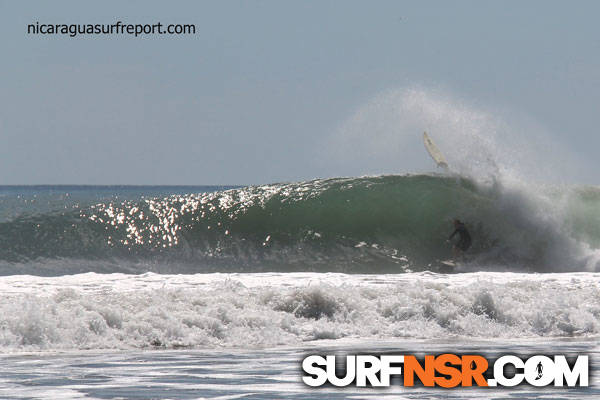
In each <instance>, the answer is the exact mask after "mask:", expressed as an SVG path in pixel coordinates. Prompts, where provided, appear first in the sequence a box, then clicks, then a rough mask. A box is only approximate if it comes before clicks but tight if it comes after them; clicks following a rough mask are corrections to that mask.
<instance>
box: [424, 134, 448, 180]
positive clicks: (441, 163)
mask: <svg viewBox="0 0 600 400" xmlns="http://www.w3.org/2000/svg"><path fill="white" fill-rule="evenodd" d="M423 143H424V144H425V149H426V150H427V152H428V153H429V155H430V156H431V158H433V161H435V163H436V164H437V166H438V167H440V168H443V169H444V170H445V171H448V163H447V162H446V159H445V158H444V155H443V154H442V152H441V151H440V149H438V148H437V146H436V145H435V143H433V140H431V138H430V137H429V135H428V134H427V132H423Z"/></svg>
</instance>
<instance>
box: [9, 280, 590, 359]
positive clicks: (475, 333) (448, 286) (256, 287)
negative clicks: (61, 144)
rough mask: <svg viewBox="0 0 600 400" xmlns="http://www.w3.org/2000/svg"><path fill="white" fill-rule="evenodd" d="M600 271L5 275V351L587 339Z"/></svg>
mask: <svg viewBox="0 0 600 400" xmlns="http://www.w3.org/2000/svg"><path fill="white" fill-rule="evenodd" d="M599 281H600V274H595V273H570V274H514V273H486V272H478V273H469V274H456V275H441V274H433V273H405V274H397V275H344V274H333V273H327V274H319V273H288V274H278V273H260V274H197V275H157V274H143V275H123V274H109V275H100V274H94V273H88V274H81V275H70V276H64V277H55V278H43V277H34V276H8V277H2V278H0V290H2V293H3V295H2V297H1V299H0V313H1V314H2V315H3V319H2V321H1V329H0V344H1V345H2V347H3V349H4V351H5V352H7V351H8V352H10V351H29V350H33V351H38V350H59V349H61V350H64V349H103V348H112V349H127V348H152V347H167V348H174V347H192V348H206V347H209V348H221V347H241V348H253V347H273V346H278V345H297V344H300V343H303V342H306V341H314V340H320V339H333V340H340V339H345V338H346V339H349V338H360V339H365V338H372V339H374V340H388V339H393V338H415V339H416V338H445V339H447V338H448V337H456V338H463V339H464V338H512V337H521V338H525V337H532V338H540V337H557V336H575V337H589V336H596V335H598V334H599V333H600V290H599V289H598V283H599Z"/></svg>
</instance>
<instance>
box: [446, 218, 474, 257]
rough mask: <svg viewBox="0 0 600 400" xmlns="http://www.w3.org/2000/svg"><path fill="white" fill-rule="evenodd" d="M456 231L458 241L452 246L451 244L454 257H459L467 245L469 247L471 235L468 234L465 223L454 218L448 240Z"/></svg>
mask: <svg viewBox="0 0 600 400" xmlns="http://www.w3.org/2000/svg"><path fill="white" fill-rule="evenodd" d="M457 233H458V236H459V239H458V242H457V243H456V244H455V245H454V246H452V253H453V254H454V258H459V257H461V256H462V255H463V253H464V252H465V251H467V249H468V248H469V247H471V235H470V234H469V231H468V230H467V227H466V226H465V224H463V223H462V222H460V220H458V219H455V220H454V232H452V235H450V237H449V238H448V241H450V240H452V238H453V237H454V235H456V234H457Z"/></svg>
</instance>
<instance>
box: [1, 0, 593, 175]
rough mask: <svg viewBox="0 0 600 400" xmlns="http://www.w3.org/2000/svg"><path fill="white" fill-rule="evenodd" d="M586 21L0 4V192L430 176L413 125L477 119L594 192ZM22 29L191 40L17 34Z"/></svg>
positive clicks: (579, 10)
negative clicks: (134, 32) (20, 187)
mask: <svg viewBox="0 0 600 400" xmlns="http://www.w3.org/2000/svg"><path fill="white" fill-rule="evenodd" d="M598 15H600V2H595V1H593V2H592V1H590V2H584V1H578V2H568V1H562V2H550V1H527V2H524V1H514V2H506V1H497V2H490V1H485V2H483V1H468V2H457V1H453V2H446V1H439V2H427V1H414V2H401V1H389V2H387V1H360V2H359V1H245V2H234V1H214V2H208V1H194V2H183V1H177V2H167V1H157V2H150V1H138V2H134V1H102V2H83V1H52V2H49V1H43V2H42V1H40V2H32V1H27V2H24V1H10V2H9V1H5V0H0V50H1V53H0V54H1V56H0V60H1V62H0V76H1V78H0V138H1V142H0V167H1V168H0V184H42V183H48V184H58V183H74V184H250V183H268V182H274V181H288V180H301V179H309V178H314V177H327V176H339V175H344V176H349V175H362V174H370V173H404V172H411V171H421V170H427V169H430V170H431V169H433V168H432V165H431V161H430V160H429V159H428V158H427V156H426V154H425V153H424V151H423V148H422V145H421V144H420V143H419V142H418V138H419V137H420V135H421V132H422V130H425V129H427V130H433V131H434V132H432V136H433V137H439V138H441V139H440V140H441V142H442V143H444V131H445V129H444V127H445V124H446V123H447V124H448V125H451V124H454V128H453V129H455V130H456V129H459V128H460V129H463V128H462V127H464V129H475V128H473V123H472V120H473V119H474V120H478V118H479V117H481V116H483V117H482V118H484V119H487V120H493V121H495V122H489V121H488V123H486V124H483V125H481V124H480V125H477V126H478V128H477V129H475V131H476V132H475V131H473V134H472V135H471V136H479V135H483V136H485V132H484V131H486V132H487V130H494V129H493V128H490V126H492V125H493V126H498V129H497V130H496V132H495V135H500V136H503V135H505V134H509V135H514V136H521V139H523V141H524V143H527V142H528V141H533V140H534V139H531V140H529V135H530V134H531V135H532V136H531V137H532V138H533V137H535V138H536V139H535V143H531V148H532V149H533V150H535V149H537V148H538V144H539V141H540V140H542V141H553V142H555V144H556V146H555V149H556V148H558V149H559V151H558V152H559V153H562V151H561V150H560V149H564V154H571V155H572V156H573V157H574V158H572V159H575V160H576V161H577V162H576V164H577V166H576V167H575V168H572V169H573V170H574V172H572V174H571V175H570V177H569V179H572V180H574V181H580V182H588V183H595V184H598V183H600V179H599V178H598V175H597V171H598V161H597V160H598V155H597V152H598V149H599V148H600V135H599V134H598V130H597V126H598V118H599V116H600V112H599V111H600V35H599V34H600V28H599V26H600V25H599V24H598V20H597V19H598ZM36 21H39V22H40V23H67V24H71V23H82V24H83V23H85V24H88V23H91V24H96V23H104V24H112V23H115V22H116V21H123V22H124V23H149V24H153V23H157V22H162V23H163V24H169V23H180V24H184V23H193V24H196V28H197V31H196V34H195V35H189V36H168V35H164V36H158V35H156V36H146V37H141V38H134V37H128V36H126V35H113V36H78V37H75V38H70V37H68V36H62V35H58V36H51V35H47V36H44V35H37V36H36V35H28V34H27V25H28V24H30V23H35V22H36ZM440 110H441V111H440ZM413 113H417V114H419V115H420V117H419V118H416V117H414V118H413ZM478 116H479V117H478ZM411 118H412V119H411ZM407 119H411V121H412V122H411V123H410V124H407V123H406V120H407ZM465 119H469V121H466V122H465V121H464V120H465ZM459 120H460V121H462V122H460V124H458V125H457V121H459ZM482 126H483V127H484V128H482ZM500 126H501V127H500ZM482 132H483V133H482ZM507 132H510V133H507ZM395 135H398V137H410V138H411V140H408V141H403V140H396V136H395ZM413 135H414V136H413ZM540 137H545V138H546V139H540ZM412 138H417V139H415V140H412ZM451 138H452V137H451V136H447V137H446V139H445V141H446V142H452V140H450V139H451ZM375 142H377V145H373V146H371V145H372V144H373V143H375ZM454 142H456V141H454ZM525 146H526V145H525ZM520 147H522V146H520ZM363 149H368V151H363ZM505 151H506V147H503V150H502V151H499V152H498V153H499V154H495V155H494V156H495V157H497V158H499V159H501V158H502V157H503V152H505ZM379 152H380V153H379ZM546 156H547V154H546ZM547 162H548V163H549V167H548V168H550V169H554V170H562V169H563V167H564V166H563V165H561V164H560V163H561V162H565V161H564V160H561V159H560V157H555V156H554V155H552V156H550V157H547ZM567 163H569V164H573V163H571V162H568V161H567ZM571 166H572V165H571Z"/></svg>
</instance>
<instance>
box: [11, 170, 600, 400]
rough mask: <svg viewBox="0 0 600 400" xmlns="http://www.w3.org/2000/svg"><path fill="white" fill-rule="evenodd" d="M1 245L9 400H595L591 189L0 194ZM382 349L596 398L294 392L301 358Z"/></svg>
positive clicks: (368, 183) (598, 211) (596, 317)
mask: <svg viewBox="0 0 600 400" xmlns="http://www.w3.org/2000/svg"><path fill="white" fill-rule="evenodd" d="M454 218H460V219H461V220H463V221H464V222H465V223H466V225H467V227H468V229H469V230H470V232H471V234H472V236H473V246H472V248H471V249H470V250H469V252H468V254H467V256H466V259H465V260H464V261H463V262H461V263H460V265H459V266H458V267H457V268H455V269H453V270H449V269H448V268H445V267H444V265H443V264H441V263H440V260H445V259H448V258H450V257H451V248H450V244H448V243H447V242H446V239H447V238H448V235H449V234H450V233H451V232H452V220H453V219H454ZM0 243H2V246H0V293H1V295H0V315H1V316H2V317H1V318H0V343H1V345H2V346H1V350H0V351H1V354H0V358H1V363H0V397H1V398H7V399H31V398H55V399H60V398H69V399H71V398H72V399H80V398H94V399H116V398H173V399H178V398H215V399H240V398H248V399H265V398H273V399H276V398H284V397H285V398H298V399H300V398H302V399H304V398H306V399H313V398H323V399H325V398H328V399H329V398H355V399H362V398H373V399H376V398H377V399H381V398H394V399H397V398H419V399H422V398H436V397H448V398H466V397H469V398H482V397H490V398H506V397H515V398H535V397H540V396H541V397H542V398H574V399H575V398H577V399H579V398H598V396H600V392H599V390H598V383H599V382H598V381H599V379H600V378H599V377H598V373H597V363H598V360H599V358H598V346H597V340H598V337H599V335H600V289H599V283H600V250H599V249H600V188H598V187H594V186H581V185H570V186H569V185H533V184H526V185H523V184H515V183H514V182H512V183H510V184H508V183H507V182H506V181H505V182H499V181H498V180H489V181H482V180H475V179H467V178H464V177H459V176H450V175H433V174H432V175H386V176H373V177H361V178H333V179H317V180H311V181H305V182H297V183H281V184H269V185H261V186H249V187H215V186H183V187H175V186H162V187H146V186H23V187H19V186H0ZM389 351H398V352H404V353H421V354H422V353H426V352H427V353H439V352H446V351H448V352H456V353H465V352H471V353H482V354H485V355H489V356H490V357H493V356H496V355H499V354H504V353H511V354H522V355H531V354H555V353H556V354H567V355H577V354H588V355H590V356H591V357H590V358H591V363H592V373H591V376H590V384H591V386H590V387H589V388H577V389H554V388H547V389H542V390H540V389H535V388H533V387H530V386H525V385H521V386H518V387H517V388H513V389H510V390H508V389H493V390H492V389H485V390H484V389H473V388H471V389H469V388H465V389H459V390H437V389H428V388H422V387H421V388H402V387H398V386H395V387H392V388H390V389H388V390H383V391H382V390H380V389H377V390H374V389H357V388H347V389H335V388H332V387H326V388H321V389H314V388H308V387H307V386H304V384H303V383H302V380H301V377H302V372H301V368H300V365H301V360H302V358H303V357H304V356H305V355H307V354H309V353H318V354H326V353H328V352H338V353H339V352H341V353H343V352H348V353H356V352H363V353H364V352H370V353H378V352H389Z"/></svg>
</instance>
